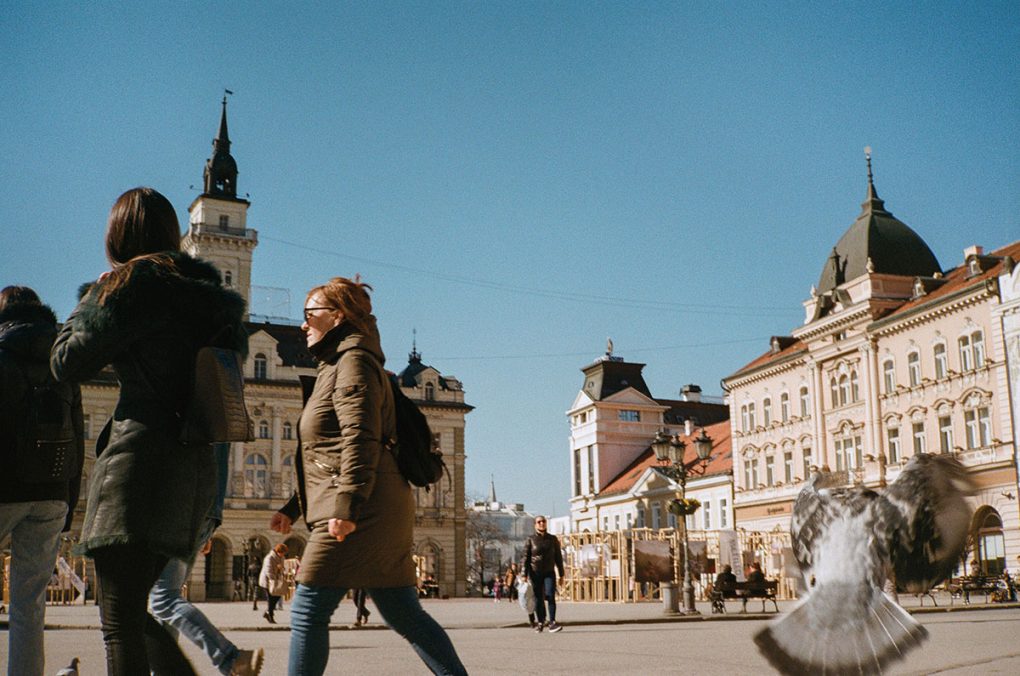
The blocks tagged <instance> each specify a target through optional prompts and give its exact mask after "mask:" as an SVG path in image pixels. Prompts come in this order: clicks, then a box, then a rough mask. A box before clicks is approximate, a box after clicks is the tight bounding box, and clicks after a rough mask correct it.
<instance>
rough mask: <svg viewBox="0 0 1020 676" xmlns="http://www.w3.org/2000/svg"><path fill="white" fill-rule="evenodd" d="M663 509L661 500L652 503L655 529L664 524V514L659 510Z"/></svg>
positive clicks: (653, 526) (653, 527)
mask: <svg viewBox="0 0 1020 676" xmlns="http://www.w3.org/2000/svg"><path fill="white" fill-rule="evenodd" d="M661 509H662V503H660V502H653V503H652V529H653V530H659V527H660V526H661V525H662V516H661V514H660V513H659V510H661Z"/></svg>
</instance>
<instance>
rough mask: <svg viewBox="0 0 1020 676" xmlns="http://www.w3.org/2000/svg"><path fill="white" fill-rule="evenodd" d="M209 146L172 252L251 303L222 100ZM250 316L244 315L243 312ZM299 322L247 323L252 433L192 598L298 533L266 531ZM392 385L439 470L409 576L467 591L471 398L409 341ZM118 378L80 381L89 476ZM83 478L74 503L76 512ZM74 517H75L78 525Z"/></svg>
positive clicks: (279, 488)
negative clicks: (200, 263)
mask: <svg viewBox="0 0 1020 676" xmlns="http://www.w3.org/2000/svg"><path fill="white" fill-rule="evenodd" d="M212 145H213V153H212V157H210V158H209V159H208V160H207V162H206V165H205V171H204V177H203V179H204V180H203V192H202V193H201V194H200V195H199V196H198V197H196V198H195V200H194V201H193V202H192V203H191V205H190V206H189V207H188V213H189V219H188V230H187V232H186V233H185V235H184V237H183V239H182V249H183V250H185V251H187V252H188V253H190V254H192V255H195V256H198V257H201V258H204V259H206V260H208V261H210V262H212V263H213V264H215V265H216V267H217V268H218V269H219V270H220V273H221V274H222V275H223V280H224V283H225V284H226V285H227V286H231V287H233V288H234V289H235V290H237V291H238V292H239V293H240V294H241V295H242V296H244V298H245V300H246V301H247V302H249V303H250V300H251V271H252V259H253V253H254V250H255V247H256V246H257V245H258V233H257V232H256V231H255V230H254V229H252V228H249V227H248V223H247V215H248V208H249V207H250V206H251V204H250V202H249V201H248V200H247V199H242V198H240V197H238V196H237V175H238V170H237V163H236V161H235V160H234V158H233V156H232V155H231V154H230V138H229V134H228V129H227V110H226V98H224V100H223V104H222V111H221V116H220V125H219V130H218V133H217V135H216V138H215V139H214V140H213V143H212ZM248 319H249V320H250V319H251V318H250V317H249V318H248ZM299 324H300V322H298V321H296V320H295V321H287V320H283V321H280V320H274V321H269V320H261V321H247V323H246V328H247V330H248V333H249V356H248V359H247V361H246V363H245V365H244V375H245V399H246V401H247V404H248V408H249V414H250V415H251V417H252V420H253V421H254V424H255V440H254V441H252V442H247V443H244V442H237V443H233V444H232V447H231V452H230V461H229V472H230V476H229V481H228V487H227V497H226V502H225V505H224V517H223V524H222V525H221V526H220V528H219V529H218V530H217V531H216V534H215V535H214V536H213V542H212V551H211V552H210V554H209V555H207V556H205V557H199V560H198V561H197V562H196V565H195V569H194V572H193V573H192V577H191V580H190V581H189V594H190V596H191V598H192V599H193V600H204V599H207V598H208V599H230V598H231V597H232V596H233V594H234V592H235V589H236V588H237V587H236V585H237V584H238V581H240V580H241V579H242V578H243V577H244V574H245V569H246V567H247V563H248V562H249V560H250V559H258V560H261V557H262V556H264V555H265V554H266V553H268V551H269V549H270V548H271V547H273V546H275V545H276V544H278V543H280V542H285V543H286V544H287V545H288V547H289V550H290V551H289V555H290V556H300V555H301V553H302V552H303V551H304V546H305V543H306V541H307V538H308V535H309V534H308V531H307V529H306V528H305V527H304V524H295V528H294V529H293V530H292V532H291V533H290V535H289V536H287V537H286V538H285V537H284V536H282V535H280V534H278V533H274V532H272V531H270V530H269V520H270V518H271V516H272V514H273V513H274V512H275V511H276V509H278V508H279V507H280V506H282V505H283V504H284V502H286V500H287V499H288V498H289V497H290V495H291V494H292V492H293V490H294V488H295V485H294V481H295V478H294V471H293V470H294V461H295V457H296V456H295V452H296V440H297V424H298V418H299V417H300V415H301V408H302V395H301V385H300V383H299V380H298V378H299V376H302V375H305V376H314V375H315V373H316V363H315V361H314V359H313V358H312V356H311V354H309V352H308V350H307V349H306V347H305V338H304V333H303V332H302V331H301V328H300V325H299ZM396 377H397V378H398V380H399V384H400V387H401V388H402V389H403V391H404V394H406V395H407V396H408V397H409V398H410V399H412V400H414V401H415V403H416V404H417V405H418V406H419V408H421V410H422V412H423V413H424V414H425V416H426V417H427V419H428V421H429V425H430V427H431V429H432V432H433V434H434V435H435V436H436V439H437V442H438V445H439V448H440V449H441V450H442V453H443V456H444V459H445V461H446V465H447V468H448V470H449V471H448V474H447V475H446V476H444V477H443V479H442V480H441V481H440V482H439V483H438V484H436V485H434V486H432V487H431V490H430V491H428V492H426V491H425V490H424V489H415V490H416V502H417V513H416V518H415V544H414V546H415V552H414V555H415V560H416V562H417V565H418V573H419V577H420V578H424V577H425V576H426V575H431V576H432V578H433V579H435V580H436V582H437V583H438V586H439V590H438V591H439V594H440V595H444V596H446V595H448V596H463V595H465V594H466V592H467V586H466V585H467V570H466V551H465V546H466V545H465V524H466V519H467V515H466V509H465V502H464V458H465V454H464V427H465V416H466V415H467V413H469V412H470V411H471V410H472V407H471V406H469V405H468V404H466V403H465V402H464V391H463V387H462V385H461V383H460V382H459V381H458V380H457V379H456V378H453V377H452V376H448V375H447V376H444V375H443V374H441V373H440V372H439V371H438V370H436V369H435V368H433V367H431V366H428V365H426V364H424V363H423V362H422V359H421V355H420V354H419V353H418V351H417V349H416V347H415V348H414V349H412V352H411V354H410V356H409V359H408V363H407V365H406V366H405V367H404V368H403V370H402V371H401V372H400V373H398V374H397V376H396ZM117 393H118V385H117V381H116V378H115V377H114V375H113V373H112V371H110V370H106V371H104V372H103V373H101V374H100V376H99V377H98V378H96V379H94V380H92V381H90V382H88V383H84V384H83V385H82V399H83V405H84V410H85V418H86V436H87V437H88V441H87V442H86V468H85V476H84V479H83V481H85V482H87V481H88V476H89V473H90V471H91V466H92V463H93V462H94V459H95V440H94V434H93V430H94V431H96V432H98V430H99V429H101V428H102V426H103V424H104V423H105V421H106V419H107V418H108V417H109V416H110V415H111V414H112V413H113V410H114V407H115V404H116V401H117ZM87 493H88V492H87V490H86V486H83V489H82V502H81V503H80V504H79V507H78V510H77V511H78V512H80V513H83V511H84V499H85V498H84V496H86V495H87ZM81 518H82V517H81V515H79V516H78V517H77V520H76V525H77V528H75V529H74V531H73V532H80V523H81Z"/></svg>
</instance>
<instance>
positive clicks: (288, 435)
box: [283, 422, 294, 439]
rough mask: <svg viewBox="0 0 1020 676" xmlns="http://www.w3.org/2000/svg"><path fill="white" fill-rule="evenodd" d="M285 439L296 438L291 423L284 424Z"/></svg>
mask: <svg viewBox="0 0 1020 676" xmlns="http://www.w3.org/2000/svg"><path fill="white" fill-rule="evenodd" d="M283 438H284V439H293V438H294V426H293V425H291V424H290V423H289V422H285V423H283Z"/></svg>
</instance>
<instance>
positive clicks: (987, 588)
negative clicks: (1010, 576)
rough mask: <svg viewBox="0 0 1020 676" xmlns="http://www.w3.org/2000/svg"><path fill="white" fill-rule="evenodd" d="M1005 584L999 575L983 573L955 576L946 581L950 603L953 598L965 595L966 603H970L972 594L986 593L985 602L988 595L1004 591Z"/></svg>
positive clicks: (964, 600)
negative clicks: (987, 575) (985, 574)
mask: <svg viewBox="0 0 1020 676" xmlns="http://www.w3.org/2000/svg"><path fill="white" fill-rule="evenodd" d="M1003 587H1004V585H1002V584H1001V583H1000V580H999V578H997V577H985V576H983V575H969V576H967V577H954V578H953V579H951V580H949V581H948V582H947V583H946V590H947V591H948V592H949V598H950V603H952V599H958V598H960V597H963V602H964V603H970V595H971V594H984V597H985V603H988V597H989V596H992V595H994V594H998V593H999V592H1001V591H1002V589H1003Z"/></svg>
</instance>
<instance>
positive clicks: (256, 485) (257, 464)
mask: <svg viewBox="0 0 1020 676" xmlns="http://www.w3.org/2000/svg"><path fill="white" fill-rule="evenodd" d="M268 479H269V462H268V461H266V456H264V455H262V454H261V453H251V454H249V455H248V457H246V458H245V459H244V497H246V498H268V497H269V480H268Z"/></svg>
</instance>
